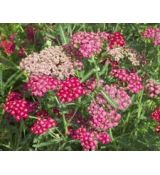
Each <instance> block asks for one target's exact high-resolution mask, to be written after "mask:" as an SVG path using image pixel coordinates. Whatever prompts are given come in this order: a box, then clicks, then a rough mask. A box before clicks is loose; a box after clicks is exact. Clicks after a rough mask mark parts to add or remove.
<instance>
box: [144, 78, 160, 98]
mask: <svg viewBox="0 0 160 175" xmlns="http://www.w3.org/2000/svg"><path fill="white" fill-rule="evenodd" d="M146 90H147V91H148V94H149V96H150V97H151V98H155V97H157V96H158V95H160V83H158V82H155V81H154V80H148V81H147V84H146Z"/></svg>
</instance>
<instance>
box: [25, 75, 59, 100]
mask: <svg viewBox="0 0 160 175" xmlns="http://www.w3.org/2000/svg"><path fill="white" fill-rule="evenodd" d="M58 85H59V81H58V80H56V79H55V78H53V77H51V76H47V75H31V76H30V77H29V80H28V82H27V83H26V84H25V86H24V88H25V90H28V91H31V93H32V94H33V95H35V96H39V97H42V96H44V95H45V94H46V93H47V92H48V91H50V90H52V91H54V90H56V89H57V88H58Z"/></svg>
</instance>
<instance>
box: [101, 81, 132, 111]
mask: <svg viewBox="0 0 160 175" xmlns="http://www.w3.org/2000/svg"><path fill="white" fill-rule="evenodd" d="M104 90H105V92H106V93H107V94H108V95H109V96H110V98H111V99H112V100H113V101H114V102H115V103H116V104H117V105H118V109H119V110H125V109H127V108H128V107H129V106H130V105H131V98H130V96H129V95H128V94H127V92H126V91H125V90H123V89H122V88H118V87H117V86H116V85H114V84H112V85H110V86H109V85H105V86H104Z"/></svg>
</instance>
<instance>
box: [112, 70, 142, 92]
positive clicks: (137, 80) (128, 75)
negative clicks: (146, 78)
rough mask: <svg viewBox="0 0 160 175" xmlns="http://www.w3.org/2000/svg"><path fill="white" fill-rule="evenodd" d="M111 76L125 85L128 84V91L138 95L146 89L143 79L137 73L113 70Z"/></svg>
mask: <svg viewBox="0 0 160 175" xmlns="http://www.w3.org/2000/svg"><path fill="white" fill-rule="evenodd" d="M110 75H111V76H113V77H114V78H117V79H118V80H120V81H122V82H124V83H127V89H128V90H129V91H131V92H132V93H138V92H139V91H141V90H142V89H143V88H144V86H143V84H142V78H141V77H139V76H138V74H137V73H135V72H129V71H127V70H126V69H117V68H114V69H112V70H111V72H110Z"/></svg>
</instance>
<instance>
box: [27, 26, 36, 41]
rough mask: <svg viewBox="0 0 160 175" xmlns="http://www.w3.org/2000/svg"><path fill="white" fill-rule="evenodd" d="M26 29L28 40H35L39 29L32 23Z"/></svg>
mask: <svg viewBox="0 0 160 175" xmlns="http://www.w3.org/2000/svg"><path fill="white" fill-rule="evenodd" d="M25 31H26V35H27V38H28V40H30V41H31V42H34V41H35V36H36V32H37V29H36V28H35V27H33V26H32V25H28V26H27V27H26V29H25Z"/></svg>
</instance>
